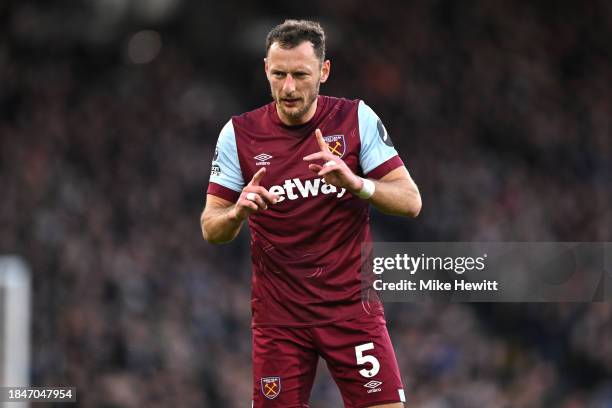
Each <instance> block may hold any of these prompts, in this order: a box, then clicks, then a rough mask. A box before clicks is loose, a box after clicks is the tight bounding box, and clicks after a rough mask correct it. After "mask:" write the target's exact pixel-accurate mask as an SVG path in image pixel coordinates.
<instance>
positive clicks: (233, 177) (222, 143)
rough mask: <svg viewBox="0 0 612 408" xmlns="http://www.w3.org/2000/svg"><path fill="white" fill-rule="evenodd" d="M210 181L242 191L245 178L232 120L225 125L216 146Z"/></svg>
mask: <svg viewBox="0 0 612 408" xmlns="http://www.w3.org/2000/svg"><path fill="white" fill-rule="evenodd" d="M209 182H213V183H216V184H220V185H222V186H223V187H227V188H229V189H230V190H234V191H237V192H240V191H242V188H243V187H244V179H243V178H242V171H241V170H240V162H239V161H238V150H237V149H236V134H235V133H234V125H233V123H232V120H231V119H230V121H229V122H227V123H226V124H225V126H223V129H221V133H220V134H219V140H218V141H217V147H216V148H215V155H214V156H213V161H212V167H211V170H210V179H209Z"/></svg>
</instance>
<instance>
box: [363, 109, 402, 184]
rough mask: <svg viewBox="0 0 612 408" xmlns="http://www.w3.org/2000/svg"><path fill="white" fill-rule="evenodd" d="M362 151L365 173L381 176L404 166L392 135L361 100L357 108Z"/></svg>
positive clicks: (376, 176)
mask: <svg viewBox="0 0 612 408" xmlns="http://www.w3.org/2000/svg"><path fill="white" fill-rule="evenodd" d="M357 116H358V119H359V137H360V141H361V151H360V152H359V164H360V165H361V168H362V169H363V173H364V174H365V175H370V176H372V177H373V178H380V177H382V176H384V175H385V174H387V173H388V172H390V171H391V170H393V169H395V168H397V167H400V166H403V165H404V163H403V162H402V160H401V159H400V158H399V156H398V154H397V151H396V150H395V148H394V147H393V143H392V142H391V137H390V136H389V134H388V133H387V129H385V126H384V125H383V123H382V121H381V120H380V118H379V117H378V116H377V115H376V113H374V111H373V110H372V108H370V107H369V106H368V105H366V104H365V102H363V101H359V107H358V110H357Z"/></svg>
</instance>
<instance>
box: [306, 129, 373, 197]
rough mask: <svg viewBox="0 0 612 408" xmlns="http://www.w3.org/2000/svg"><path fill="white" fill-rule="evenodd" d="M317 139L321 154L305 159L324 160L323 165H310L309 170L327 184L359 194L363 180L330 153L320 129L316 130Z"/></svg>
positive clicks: (317, 153) (311, 155)
mask: <svg viewBox="0 0 612 408" xmlns="http://www.w3.org/2000/svg"><path fill="white" fill-rule="evenodd" d="M315 137H316V138H317V143H318V144H319V148H320V149H321V151H320V152H316V153H313V154H309V155H308V156H306V157H304V160H305V161H314V160H322V161H323V163H324V164H323V165H319V164H309V165H308V168H309V169H310V170H311V171H312V172H314V173H317V175H319V176H321V177H323V179H324V180H325V182H326V183H327V184H331V185H333V186H336V187H339V188H346V189H347V190H348V191H350V192H351V193H355V192H358V191H359V190H361V188H362V187H363V180H362V179H361V177H358V176H357V175H355V173H353V172H352V171H351V169H349V168H348V166H347V165H346V163H344V161H343V160H342V159H341V158H340V157H338V156H336V155H335V154H333V153H332V152H330V151H329V148H328V147H327V143H325V140H323V134H322V133H321V130H320V129H317V130H315Z"/></svg>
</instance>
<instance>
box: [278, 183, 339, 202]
mask: <svg viewBox="0 0 612 408" xmlns="http://www.w3.org/2000/svg"><path fill="white" fill-rule="evenodd" d="M268 191H270V192H271V193H272V194H276V195H277V196H278V197H279V199H278V202H279V203H280V202H281V201H284V200H285V198H286V199H289V200H297V199H298V198H300V197H301V198H308V197H316V196H318V195H319V194H336V197H337V198H340V197H342V196H343V195H344V194H345V193H346V189H345V188H341V189H340V191H338V187H336V186H332V185H331V184H327V183H326V182H325V181H324V180H323V179H322V178H320V179H318V178H317V179H312V180H304V181H302V180H300V179H298V178H294V179H289V180H285V181H284V183H283V185H282V186H271V187H270V188H269V189H268Z"/></svg>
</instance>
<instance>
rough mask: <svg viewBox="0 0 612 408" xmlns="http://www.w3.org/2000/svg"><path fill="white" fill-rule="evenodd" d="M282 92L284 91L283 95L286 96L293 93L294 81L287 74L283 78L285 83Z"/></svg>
mask: <svg viewBox="0 0 612 408" xmlns="http://www.w3.org/2000/svg"><path fill="white" fill-rule="evenodd" d="M283 91H285V93H288V94H290V93H291V92H293V91H295V80H294V79H293V77H292V76H291V74H287V76H286V77H285V83H284V84H283Z"/></svg>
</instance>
